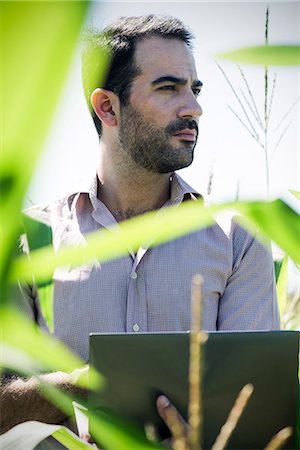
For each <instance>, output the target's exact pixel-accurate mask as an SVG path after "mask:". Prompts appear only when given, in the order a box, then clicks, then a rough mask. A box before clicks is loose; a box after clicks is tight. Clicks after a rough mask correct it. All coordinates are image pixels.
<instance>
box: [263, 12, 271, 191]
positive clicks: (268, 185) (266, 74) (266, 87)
mask: <svg viewBox="0 0 300 450" xmlns="http://www.w3.org/2000/svg"><path fill="white" fill-rule="evenodd" d="M268 44H269V6H267V10H266V25H265V46H268ZM268 81H269V80H268V66H267V65H266V66H265V129H264V135H265V145H264V152H265V165H266V183H267V194H268V196H269V194H270V180H269V155H268V124H269V123H268V122H269V117H268Z"/></svg>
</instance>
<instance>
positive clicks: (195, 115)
mask: <svg viewBox="0 0 300 450" xmlns="http://www.w3.org/2000/svg"><path fill="white" fill-rule="evenodd" d="M202 114H203V111H202V108H201V106H200V105H199V103H198V100H197V98H196V97H195V94H194V93H193V92H189V93H188V94H187V95H185V97H184V101H183V102H182V104H181V106H180V107H179V109H178V112H177V115H178V118H180V119H194V120H197V119H199V117H200V116H202Z"/></svg>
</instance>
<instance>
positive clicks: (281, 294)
mask: <svg viewBox="0 0 300 450" xmlns="http://www.w3.org/2000/svg"><path fill="white" fill-rule="evenodd" d="M288 262H289V260H288V256H287V255H285V257H284V258H283V261H282V264H281V268H280V272H279V276H278V280H277V284H276V292H277V299H278V307H279V313H280V317H282V316H283V313H284V310H285V306H286V298H287V287H288Z"/></svg>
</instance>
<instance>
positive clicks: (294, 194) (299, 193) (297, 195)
mask: <svg viewBox="0 0 300 450" xmlns="http://www.w3.org/2000/svg"><path fill="white" fill-rule="evenodd" d="M289 191H290V193H291V194H293V196H294V197H296V198H297V199H298V200H300V192H298V191H294V190H293V189H289Z"/></svg>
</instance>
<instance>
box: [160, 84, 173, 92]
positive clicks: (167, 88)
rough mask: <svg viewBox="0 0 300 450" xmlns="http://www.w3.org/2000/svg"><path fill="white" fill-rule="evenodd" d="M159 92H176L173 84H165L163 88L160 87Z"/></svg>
mask: <svg viewBox="0 0 300 450" xmlns="http://www.w3.org/2000/svg"><path fill="white" fill-rule="evenodd" d="M158 90H159V91H176V86H175V85H174V84H167V85H165V86H160V87H159V88H158Z"/></svg>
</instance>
